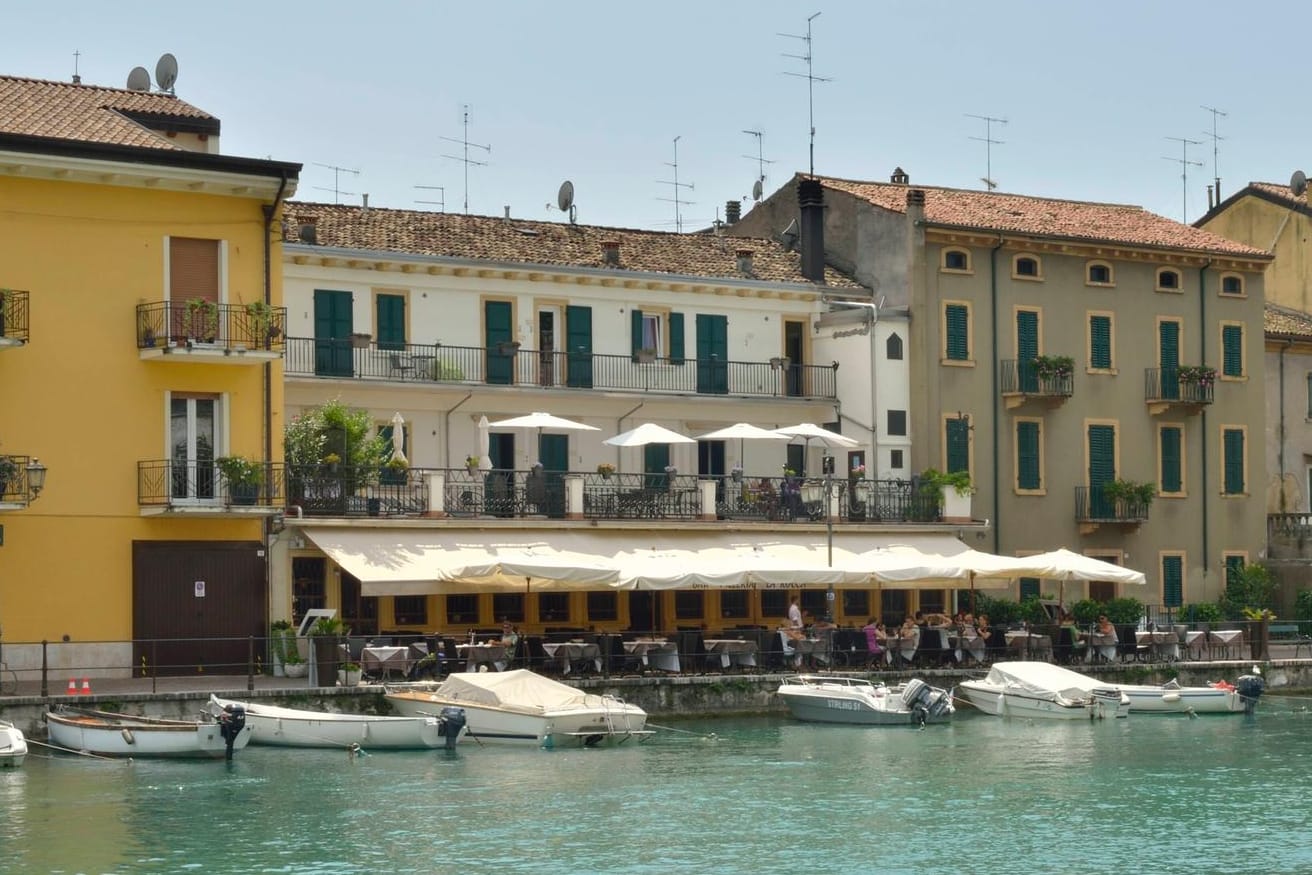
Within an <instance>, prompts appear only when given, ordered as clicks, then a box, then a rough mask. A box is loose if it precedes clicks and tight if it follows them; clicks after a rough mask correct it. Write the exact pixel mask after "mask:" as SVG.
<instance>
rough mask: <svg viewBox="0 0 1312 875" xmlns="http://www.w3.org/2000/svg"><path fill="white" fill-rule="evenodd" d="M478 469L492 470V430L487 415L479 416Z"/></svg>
mask: <svg viewBox="0 0 1312 875" xmlns="http://www.w3.org/2000/svg"><path fill="white" fill-rule="evenodd" d="M478 470H480V471H491V470H492V432H491V426H490V425H489V424H488V421H487V417H486V416H480V417H479V418H478Z"/></svg>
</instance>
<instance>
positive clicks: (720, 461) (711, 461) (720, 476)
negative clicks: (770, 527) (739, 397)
mask: <svg viewBox="0 0 1312 875" xmlns="http://www.w3.org/2000/svg"><path fill="white" fill-rule="evenodd" d="M697 474H698V476H699V477H702V478H706V477H712V478H714V479H715V503H716V505H719V504H721V503H722V502H723V501H724V475H725V468H724V441H698V442H697ZM1309 477H1310V478H1312V474H1309ZM1310 482H1312V481H1310ZM1309 494H1312V493H1309Z"/></svg>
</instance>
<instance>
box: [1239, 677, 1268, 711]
mask: <svg viewBox="0 0 1312 875" xmlns="http://www.w3.org/2000/svg"><path fill="white" fill-rule="evenodd" d="M1265 689H1266V680H1265V679H1264V678H1263V677H1262V669H1260V668H1258V667H1257V666H1253V673H1252V674H1245V675H1240V676H1239V679H1238V680H1237V681H1235V692H1237V693H1239V697H1240V698H1241V699H1243V700H1244V713H1245V714H1252V713H1253V711H1254V709H1256V708H1257V700H1258V699H1260V698H1261V697H1262V692H1263V691H1264V690H1265Z"/></svg>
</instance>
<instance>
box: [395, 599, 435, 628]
mask: <svg viewBox="0 0 1312 875" xmlns="http://www.w3.org/2000/svg"><path fill="white" fill-rule="evenodd" d="M392 619H393V620H395V621H396V625H398V626H427V625H428V596H424V595H399V596H397V597H396V598H395V599H393V600H392Z"/></svg>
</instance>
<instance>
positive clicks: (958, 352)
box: [943, 304, 970, 362]
mask: <svg viewBox="0 0 1312 875" xmlns="http://www.w3.org/2000/svg"><path fill="white" fill-rule="evenodd" d="M943 356H944V358H946V359H948V360H949V361H956V362H964V361H968V360H969V359H970V306H969V305H967V304H944V305H943Z"/></svg>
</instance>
